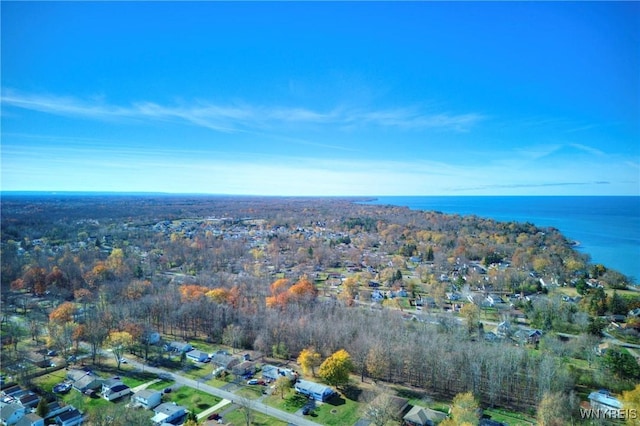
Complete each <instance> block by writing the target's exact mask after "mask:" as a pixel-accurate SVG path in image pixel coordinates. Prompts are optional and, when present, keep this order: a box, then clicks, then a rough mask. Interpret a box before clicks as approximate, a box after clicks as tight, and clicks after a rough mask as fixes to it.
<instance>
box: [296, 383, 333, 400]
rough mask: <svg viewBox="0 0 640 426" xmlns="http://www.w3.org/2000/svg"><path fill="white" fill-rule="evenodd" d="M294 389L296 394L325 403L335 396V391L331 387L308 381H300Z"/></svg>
mask: <svg viewBox="0 0 640 426" xmlns="http://www.w3.org/2000/svg"><path fill="white" fill-rule="evenodd" d="M293 387H294V389H295V390H296V392H299V393H301V394H303V395H305V396H308V397H309V398H313V399H315V400H316V401H320V402H324V401H326V400H328V399H330V398H331V397H332V396H333V395H335V391H334V390H333V389H331V388H330V387H329V386H325V385H322V384H320V383H315V382H310V381H308V380H298V381H297V382H296V384H295V385H294V386H293Z"/></svg>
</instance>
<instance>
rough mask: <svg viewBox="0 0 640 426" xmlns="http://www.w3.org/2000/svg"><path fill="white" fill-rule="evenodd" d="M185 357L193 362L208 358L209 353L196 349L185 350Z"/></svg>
mask: <svg viewBox="0 0 640 426" xmlns="http://www.w3.org/2000/svg"><path fill="white" fill-rule="evenodd" d="M187 358H189V359H190V360H191V361H195V362H205V361H206V360H208V359H209V354H208V353H206V352H202V351H199V350H197V349H194V350H192V351H189V352H187Z"/></svg>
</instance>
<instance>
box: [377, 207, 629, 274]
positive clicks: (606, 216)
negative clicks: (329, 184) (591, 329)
mask: <svg viewBox="0 0 640 426" xmlns="http://www.w3.org/2000/svg"><path fill="white" fill-rule="evenodd" d="M370 203H372V204H391V205H395V206H406V207H409V208H411V209H414V210H435V211H440V212H443V213H458V214H461V215H471V214H473V215H476V216H480V217H485V218H491V219H495V220H499V221H517V222H530V223H533V224H534V225H536V226H539V227H545V226H552V227H555V228H558V229H559V230H560V232H562V234H563V235H565V236H566V237H567V238H569V239H571V240H576V241H579V242H580V246H579V247H578V250H580V251H582V252H584V253H587V254H589V255H590V256H591V262H592V263H601V264H603V265H605V266H606V267H608V268H611V269H615V270H617V271H619V272H621V273H623V274H625V275H627V276H629V277H631V278H632V279H633V281H634V282H635V283H636V284H637V283H638V280H639V279H640V197H614V196H611V197H608V196H584V197H561V196H549V197H542V196H535V197H527V196H518V197H514V196H512V197H509V196H499V197H493V196H483V197H480V196H477V197H476V196H462V197H454V196H437V197H436V196H426V197H415V196H393V197H391V196H386V197H378V199H377V200H375V201H372V202H370Z"/></svg>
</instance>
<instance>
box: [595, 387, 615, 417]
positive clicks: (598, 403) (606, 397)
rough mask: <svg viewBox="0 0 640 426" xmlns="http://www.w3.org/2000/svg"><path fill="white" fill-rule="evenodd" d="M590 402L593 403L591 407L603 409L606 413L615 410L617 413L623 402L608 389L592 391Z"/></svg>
mask: <svg viewBox="0 0 640 426" xmlns="http://www.w3.org/2000/svg"><path fill="white" fill-rule="evenodd" d="M589 403H590V404H591V408H593V409H596V410H602V411H604V412H605V413H606V412H609V411H614V410H615V412H616V413H617V412H618V410H619V409H621V408H622V403H621V402H620V401H619V400H618V399H616V398H614V397H613V396H612V395H611V393H609V391H606V390H599V391H597V392H591V393H590V394H589Z"/></svg>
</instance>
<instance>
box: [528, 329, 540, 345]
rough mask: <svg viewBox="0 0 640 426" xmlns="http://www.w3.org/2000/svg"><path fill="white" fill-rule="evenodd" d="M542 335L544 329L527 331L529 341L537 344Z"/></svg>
mask: <svg viewBox="0 0 640 426" xmlns="http://www.w3.org/2000/svg"><path fill="white" fill-rule="evenodd" d="M541 337H542V331H540V330H531V331H530V332H529V333H527V343H531V344H535V343H538V342H540V338H541Z"/></svg>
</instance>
